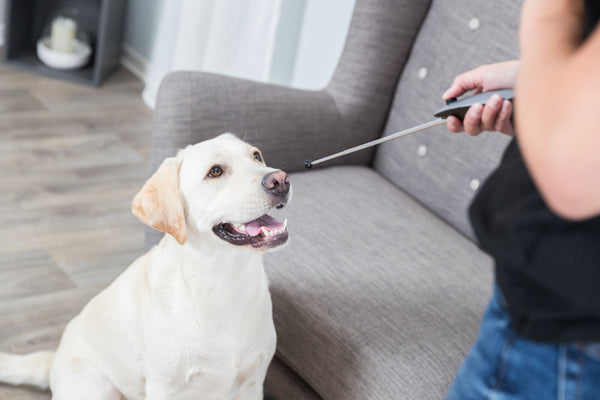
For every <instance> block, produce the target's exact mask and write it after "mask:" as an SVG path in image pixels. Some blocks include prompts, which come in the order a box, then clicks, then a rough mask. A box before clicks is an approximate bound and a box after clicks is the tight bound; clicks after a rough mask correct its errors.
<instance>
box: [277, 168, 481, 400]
mask: <svg viewBox="0 0 600 400" xmlns="http://www.w3.org/2000/svg"><path fill="white" fill-rule="evenodd" d="M292 185H293V188H294V193H295V194H294V199H293V200H292V203H291V204H290V205H289V206H288V207H286V208H284V209H283V210H281V211H279V212H278V213H277V214H276V215H278V216H279V217H280V218H283V217H287V218H288V221H289V224H288V230H289V232H290V243H289V245H288V246H287V248H284V249H282V250H281V251H278V252H275V253H271V254H267V255H266V256H265V264H266V267H267V274H268V276H269V279H270V280H271V288H270V289H271V296H272V298H273V307H274V318H275V326H276V329H277V335H278V346H277V357H278V358H279V359H281V360H282V361H283V362H285V363H286V364H287V365H288V366H289V368H291V369H292V370H294V371H295V372H296V373H297V374H298V375H299V376H300V377H301V378H302V379H303V380H304V381H306V382H308V383H309V384H310V385H311V387H312V388H313V389H314V390H315V391H316V392H317V393H318V394H319V395H320V396H321V397H323V398H324V399H346V400H352V399H361V400H364V399H407V400H408V399H419V400H421V399H440V398H442V397H443V394H444V393H445V391H446V390H447V388H448V387H449V385H450V382H451V380H452V379H453V377H454V374H455V372H456V370H457V369H458V367H459V365H460V363H461V362H462V360H463V358H464V356H465V354H466V352H467V350H468V349H469V347H470V344H471V343H472V341H473V340H474V338H475V336H476V333H477V329H478V324H479V321H480V316H481V313H482V311H483V309H484V307H485V304H486V302H487V301H488V300H489V296H490V293H491V288H492V273H491V272H492V269H491V261H490V259H489V258H488V257H487V256H485V255H484V254H483V253H481V252H480V251H479V250H478V249H477V248H476V246H475V245H474V244H473V243H472V242H471V241H469V240H468V239H467V238H465V237H464V236H462V235H460V234H457V232H456V231H455V230H454V229H453V228H452V227H450V226H448V225H446V224H445V223H444V222H442V221H441V220H440V219H438V218H436V217H435V216H434V215H433V214H431V213H430V212H429V211H428V210H426V209H425V208H423V207H422V206H421V205H419V204H418V203H417V202H416V201H415V200H413V199H412V198H411V197H410V196H408V195H407V194H406V193H404V192H402V191H401V190H399V189H398V188H397V187H395V186H393V185H390V184H389V182H388V181H386V180H385V179H384V178H383V177H382V176H381V175H379V174H377V173H376V172H375V171H373V170H372V169H370V168H365V167H334V168H328V169H322V170H314V171H310V172H305V173H298V174H293V175H292ZM267 389H269V386H267Z"/></svg>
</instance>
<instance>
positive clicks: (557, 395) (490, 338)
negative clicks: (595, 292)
mask: <svg viewBox="0 0 600 400" xmlns="http://www.w3.org/2000/svg"><path fill="white" fill-rule="evenodd" d="M599 290H600V289H599ZM504 304H505V301H504V297H503V296H502V293H501V292H500V290H499V289H498V288H497V287H496V288H495V290H494V295H493V297H492V300H491V302H490V305H489V306H488V308H487V310H486V312H485V314H484V316H483V321H482V323H481V328H480V331H479V337H478V338H477V340H476V342H475V344H474V345H473V347H472V348H471V351H470V352H469V354H468V355H467V358H466V359H465V361H464V363H463V365H462V367H461V368H460V370H459V371H458V374H457V376H456V379H455V381H454V383H453V384H452V387H451V388H450V391H449V392H448V395H447V397H446V400H484V399H487V400H600V343H564V344H546V343H537V342H533V341H531V340H527V339H524V338H522V337H519V336H518V335H517V334H516V332H515V331H514V329H513V328H512V324H511V321H510V317H509V315H508V313H507V311H506V309H505V307H504Z"/></svg>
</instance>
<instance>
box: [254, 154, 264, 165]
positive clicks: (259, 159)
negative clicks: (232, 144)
mask: <svg viewBox="0 0 600 400" xmlns="http://www.w3.org/2000/svg"><path fill="white" fill-rule="evenodd" d="M254 159H255V160H256V161H260V162H262V160H263V158H262V156H261V155H260V152H258V151H255V152H254Z"/></svg>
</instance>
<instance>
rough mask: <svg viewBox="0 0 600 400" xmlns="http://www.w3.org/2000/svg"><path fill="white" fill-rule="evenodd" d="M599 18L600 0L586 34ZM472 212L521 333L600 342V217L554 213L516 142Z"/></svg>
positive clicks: (589, 10)
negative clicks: (581, 218) (576, 218)
mask: <svg viewBox="0 0 600 400" xmlns="http://www.w3.org/2000/svg"><path fill="white" fill-rule="evenodd" d="M599 15H600V4H599V2H598V1H587V2H586V25H587V29H586V32H588V33H589V32H590V31H591V28H590V27H593V26H595V24H596V21H598V16H599ZM559 95H560V93H557V96H559ZM598 101H599V103H600V93H599V96H598ZM598 129H600V127H599V128H598ZM598 156H599V157H600V151H599V154H598ZM469 215H470V218H471V223H472V226H473V230H474V232H475V235H476V236H477V239H478V240H479V243H480V245H481V247H482V248H483V249H484V250H485V251H487V252H488V253H489V254H491V255H492V256H493V257H494V259H495V263H496V280H497V282H498V285H499V286H500V289H501V290H502V292H503V294H504V296H505V298H506V301H507V308H508V311H509V313H510V315H511V317H512V320H513V324H514V326H515V329H516V330H517V332H519V334H521V335H523V336H524V337H527V338H530V339H533V340H538V341H544V342H565V341H592V340H593V341H596V340H600V216H598V217H595V218H590V219H588V220H586V221H579V222H572V221H567V220H565V219H562V218H560V217H559V216H557V215H556V214H554V213H553V212H552V211H551V210H550V209H549V208H548V207H547V205H546V204H545V203H544V201H543V199H542V197H541V196H540V194H539V192H538V190H537V188H536V187H535V184H534V182H533V180H532V179H531V176H530V175H529V172H528V171H527V168H526V166H525V163H524V161H523V157H522V155H521V152H520V150H519V147H518V143H517V141H516V140H514V139H513V140H512V141H511V142H510V144H509V146H508V147H507V149H506V151H505V153H504V156H503V158H502V161H501V162H500V165H499V167H498V168H497V169H496V170H495V171H494V172H493V173H492V174H491V175H490V177H489V178H488V179H487V181H486V182H485V184H484V185H483V186H482V188H481V190H480V191H479V193H478V194H477V196H476V197H475V199H474V200H473V203H472V204H471V207H470V210H469Z"/></svg>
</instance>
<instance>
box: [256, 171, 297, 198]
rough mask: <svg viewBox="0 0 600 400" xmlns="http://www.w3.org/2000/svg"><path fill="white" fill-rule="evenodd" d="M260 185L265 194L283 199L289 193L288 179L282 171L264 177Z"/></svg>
mask: <svg viewBox="0 0 600 400" xmlns="http://www.w3.org/2000/svg"><path fill="white" fill-rule="evenodd" d="M262 185H263V187H264V188H265V190H266V191H267V192H269V193H271V194H273V195H275V196H278V197H283V196H285V195H287V194H288V192H289V191H290V177H289V176H288V174H286V173H285V172H283V171H275V172H271V173H270V174H267V175H265V177H264V178H263V180H262Z"/></svg>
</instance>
